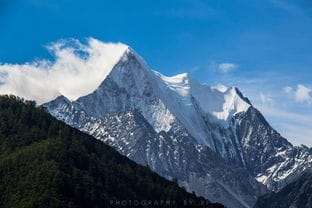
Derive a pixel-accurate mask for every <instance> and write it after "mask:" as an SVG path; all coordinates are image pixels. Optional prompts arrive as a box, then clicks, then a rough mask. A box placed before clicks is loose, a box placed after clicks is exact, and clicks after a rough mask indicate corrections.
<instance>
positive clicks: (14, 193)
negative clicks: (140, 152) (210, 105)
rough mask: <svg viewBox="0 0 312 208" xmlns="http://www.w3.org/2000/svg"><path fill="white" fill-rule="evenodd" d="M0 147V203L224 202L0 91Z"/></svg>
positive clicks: (48, 205)
mask: <svg viewBox="0 0 312 208" xmlns="http://www.w3.org/2000/svg"><path fill="white" fill-rule="evenodd" d="M0 149H1V151H0V207H10V208H13V207H119V206H122V205H124V206H123V207H131V205H134V203H140V206H146V207H151V206H155V205H159V206H160V207H165V206H166V205H167V206H170V207H172V206H173V207H181V206H183V204H184V203H185V202H186V201H185V200H187V202H188V203H191V202H192V203H195V204H197V205H199V204H201V206H202V207H223V206H222V205H218V204H210V203H208V201H207V200H204V199H203V198H198V197H196V196H195V195H194V194H190V193H187V192H186V191H185V190H184V189H182V188H180V187H178V185H177V184H176V182H174V181H173V182H169V181H167V180H166V179H164V178H162V177H160V176H158V175H157V174H156V173H153V172H152V171H151V170H149V168H148V167H143V166H140V165H138V164H136V163H134V162H132V161H130V160H129V159H127V158H126V157H124V156H122V155H120V154H119V153H118V152H117V151H115V150H114V149H113V148H111V147H109V146H107V145H105V144H104V143H103V142H101V141H99V140H96V139H94V138H93V137H91V136H88V135H86V134H84V133H81V132H80V131H78V130H76V129H74V128H71V127H70V126H68V125H66V124H64V123H63V122H60V121H57V120H56V119H54V118H53V117H52V116H51V115H49V114H48V113H47V112H46V111H45V110H44V109H43V108H37V107H36V104H35V102H31V101H24V100H22V99H20V98H17V97H14V96H0ZM163 200H165V202H164V201H163ZM166 203H167V204H166ZM203 204H204V205H203Z"/></svg>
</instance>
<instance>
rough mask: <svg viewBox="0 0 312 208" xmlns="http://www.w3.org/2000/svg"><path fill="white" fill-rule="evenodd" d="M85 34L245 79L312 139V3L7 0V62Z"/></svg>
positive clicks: (276, 116) (198, 74)
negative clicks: (65, 39) (59, 41)
mask: <svg viewBox="0 0 312 208" xmlns="http://www.w3.org/2000/svg"><path fill="white" fill-rule="evenodd" d="M86 37H94V38H96V39H99V40H102V41H110V42H111V41H112V42H123V43H126V44H128V45H130V46H131V47H132V48H134V49H135V50H136V51H137V52H138V53H139V54H140V55H141V56H143V57H144V58H145V60H146V61H147V62H148V63H149V65H150V66H151V67H152V68H154V69H156V70H158V71H160V72H162V73H164V74H166V75H174V74H177V73H181V72H189V73H190V74H191V75H193V76H194V77H195V78H197V79H198V80H200V81H201V82H205V83H208V84H209V85H217V84H220V83H222V84H225V85H236V86H238V87H239V88H240V89H241V91H243V93H244V94H245V95H247V96H248V97H250V99H251V100H252V102H253V103H254V105H255V106H256V107H257V108H259V109H260V110H261V111H262V112H263V114H264V115H265V116H266V118H267V119H268V120H269V121H270V122H271V123H272V125H273V127H275V128H276V129H278V130H279V131H280V132H281V133H282V135H284V136H286V137H288V138H289V139H290V140H291V141H292V142H294V143H295V144H299V143H304V144H306V145H309V146H311V145H312V93H311V90H312V2H311V1H309V0H296V1H290V0H236V1H233V0H220V1H216V0H206V1H205V0H157V1H155V0H154V1H147V0H145V1H143V0H131V1H129V0H114V1H105V0H104V1H103V0H89V1H82V0H0V63H25V62H31V61H33V60H35V59H41V58H51V57H49V53H48V52H47V50H46V49H45V48H44V46H45V45H46V44H48V43H50V42H53V41H57V40H59V39H63V38H78V39H83V38H86Z"/></svg>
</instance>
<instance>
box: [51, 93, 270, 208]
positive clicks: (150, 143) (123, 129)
mask: <svg viewBox="0 0 312 208" xmlns="http://www.w3.org/2000/svg"><path fill="white" fill-rule="evenodd" d="M64 101H65V102H64ZM59 102H60V103H62V104H59ZM49 110H50V111H51V112H57V113H58V114H57V115H56V114H53V115H54V116H56V117H57V118H58V119H63V120H64V121H65V122H66V123H68V124H70V125H71V126H74V127H75V128H78V129H80V130H82V131H84V132H87V133H88V134H91V135H92V136H94V137H95V138H98V139H100V140H102V141H104V142H105V143H108V144H110V145H111V146H113V147H114V148H116V149H117V150H118V151H119V152H120V153H122V154H124V155H126V156H127V157H129V158H130V159H132V160H134V161H136V162H138V163H140V164H143V165H148V166H149V167H151V169H152V170H155V171H156V172H157V173H159V174H161V175H163V176H165V177H167V178H169V179H172V178H177V179H178V181H179V183H180V185H182V186H184V187H185V188H186V189H187V190H188V191H190V192H192V191H194V192H195V193H196V194H198V195H200V196H204V197H206V198H209V199H210V200H212V201H219V202H220V201H222V202H223V203H225V204H226V205H227V206H228V207H250V206H251V205H252V204H253V203H254V202H255V200H256V198H257V196H259V195H261V194H263V193H265V188H264V186H262V185H260V184H259V183H258V182H257V181H256V180H255V179H254V178H253V177H252V176H250V175H249V174H248V173H247V172H245V171H244V170H243V169H241V168H239V167H235V166H232V165H231V164H229V163H226V162H225V161H224V159H223V158H221V157H220V156H218V154H216V153H215V152H214V151H212V150H211V149H210V148H208V147H207V146H205V145H200V144H198V143H197V141H196V140H195V139H194V138H193V137H191V136H190V135H189V134H188V133H186V132H185V131H181V130H179V128H178V127H175V126H173V127H172V128H171V130H170V131H168V132H165V131H161V132H159V133H157V132H156V131H155V130H154V128H153V127H152V126H151V125H150V124H149V123H148V122H147V120H146V119H145V118H144V117H143V116H142V115H141V113H139V112H138V111H137V110H135V109H128V111H125V112H119V113H118V114H114V115H109V116H104V117H102V118H95V117H92V116H87V114H86V112H85V111H83V110H76V109H75V108H74V107H73V105H72V104H71V103H70V102H69V101H68V100H66V99H65V98H64V97H59V98H58V99H56V100H55V101H53V102H51V103H50V105H49ZM58 115H61V116H62V115H66V116H65V118H64V117H58Z"/></svg>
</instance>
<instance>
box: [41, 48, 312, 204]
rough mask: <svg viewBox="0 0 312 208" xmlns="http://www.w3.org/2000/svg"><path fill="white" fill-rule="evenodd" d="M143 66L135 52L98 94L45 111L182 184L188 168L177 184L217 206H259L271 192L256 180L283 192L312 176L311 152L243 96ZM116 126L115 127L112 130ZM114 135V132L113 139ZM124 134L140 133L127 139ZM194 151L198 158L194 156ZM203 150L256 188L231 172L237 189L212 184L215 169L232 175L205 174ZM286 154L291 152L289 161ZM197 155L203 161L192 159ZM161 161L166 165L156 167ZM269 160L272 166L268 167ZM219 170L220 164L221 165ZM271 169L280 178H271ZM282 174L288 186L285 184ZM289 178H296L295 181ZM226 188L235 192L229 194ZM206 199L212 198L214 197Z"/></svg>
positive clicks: (56, 104) (215, 181)
mask: <svg viewBox="0 0 312 208" xmlns="http://www.w3.org/2000/svg"><path fill="white" fill-rule="evenodd" d="M125 56H126V57H125ZM142 60H143V59H142V58H141V57H140V56H138V55H137V54H135V53H134V52H133V51H132V50H127V51H126V52H125V53H124V54H123V56H122V58H121V59H120V61H119V62H118V63H117V64H116V65H115V66H114V68H113V69H112V70H111V73H110V74H109V75H108V76H107V77H106V78H105V79H104V80H103V82H102V83H101V85H100V86H99V88H97V89H96V90H95V91H94V92H92V93H91V94H89V95H87V96H83V97H80V98H78V99H77V100H75V101H72V102H69V103H68V102H63V101H61V102H59V101H58V100H56V101H52V102H50V103H47V104H45V105H44V106H45V107H46V108H47V109H48V111H49V112H50V113H51V114H52V115H53V116H55V117H56V118H58V119H60V120H63V121H65V122H66V123H68V124H69V125H72V126H74V127H75V128H78V129H80V130H82V131H84V132H86V133H88V134H91V135H93V136H95V137H96V138H98V139H100V140H101V139H102V138H101V137H102V136H101V135H102V134H108V135H110V137H111V138H113V139H112V140H111V141H107V140H105V141H104V142H109V144H110V145H112V146H113V147H115V148H116V149H117V150H118V151H119V152H121V153H122V154H124V155H127V156H129V157H130V158H131V159H133V160H134V161H137V162H139V163H142V162H145V163H147V164H148V165H149V166H150V167H151V168H152V169H153V170H154V171H156V172H158V173H159V174H161V175H163V176H166V177H167V178H168V177H176V175H175V173H174V171H175V170H176V169H177V168H176V167H175V163H177V164H180V166H182V167H186V169H184V171H186V175H185V173H183V172H182V171H180V172H179V171H177V172H179V174H180V176H178V177H177V178H178V180H179V179H180V181H179V182H180V184H182V185H183V186H184V187H186V188H187V189H188V188H189V190H190V191H194V189H197V188H195V187H201V188H199V189H200V190H195V192H197V193H198V194H200V195H202V196H205V197H207V198H209V197H210V198H211V199H214V200H215V201H220V200H221V201H222V202H223V203H224V204H225V205H231V204H233V203H234V204H237V206H236V207H248V206H252V205H253V203H254V202H255V199H256V197H257V196H259V195H262V194H263V193H264V192H265V189H263V188H262V187H261V184H257V182H256V180H254V181H252V180H253V179H252V177H253V178H254V179H258V180H259V181H260V182H262V183H263V184H265V185H266V186H267V187H268V188H269V189H271V190H279V189H280V188H282V187H283V186H284V185H285V184H284V182H285V181H287V180H289V181H291V180H293V179H294V178H296V177H297V176H296V174H299V173H300V172H301V171H302V170H303V169H305V168H310V166H311V161H312V159H311V154H310V153H309V152H308V151H307V150H305V149H302V148H300V147H298V148H297V149H296V148H295V147H293V146H292V145H289V144H290V143H287V142H283V141H284V140H285V139H284V138H282V137H281V136H280V135H279V134H278V133H277V132H276V131H275V130H274V129H273V128H272V127H271V126H270V125H269V124H268V123H267V121H266V120H265V119H264V117H263V116H262V115H261V113H260V112H259V111H258V110H257V109H255V108H254V107H253V106H252V104H251V102H250V101H249V100H248V98H246V97H244V96H243V94H242V93H241V92H240V91H239V90H238V89H237V88H235V87H231V88H227V89H226V90H223V91H222V90H217V89H214V88H211V87H209V86H207V85H202V84H199V83H198V82H197V81H196V80H194V79H193V78H192V77H190V76H189V75H188V74H180V75H176V76H173V77H166V76H164V75H162V74H160V73H159V72H156V71H153V70H151V69H150V68H149V67H148V65H147V64H146V62H145V61H142ZM133 110H135V111H136V112H138V113H139V114H140V116H141V118H142V119H141V120H142V121H140V122H139V123H137V121H133V122H130V123H129V121H128V120H127V113H130V114H131V112H132V111H133ZM114 118H115V123H114V124H112V123H109V122H107V121H108V120H109V119H113V120H114ZM143 118H144V119H143ZM106 125H112V126H106ZM132 125H134V126H140V125H142V126H147V125H150V126H151V127H152V128H149V129H150V130H147V129H144V128H143V129H141V130H140V131H135V128H133V126H132ZM109 128H111V129H113V131H114V132H112V131H109V130H108V129H109ZM124 128H125V129H133V131H126V130H125V129H124ZM116 135H118V136H116ZM133 135H135V136H137V137H139V136H140V135H141V136H142V135H146V138H144V139H146V140H144V139H143V140H142V139H141V140H140V141H139V140H137V139H135V136H133ZM150 135H154V136H150ZM164 138H166V139H165V140H164ZM176 138H180V139H181V140H179V141H178V140H177V139H176ZM102 140H103V139H102ZM162 141H166V142H168V143H167V144H166V145H168V148H169V149H172V151H173V153H170V152H169V153H168V149H167V148H165V147H164V146H162V145H164V143H162ZM169 141H170V142H169ZM171 141H173V142H171ZM274 141H279V142H277V143H276V142H274ZM186 143H187V144H188V145H190V146H187V145H186ZM128 144H132V146H131V145H130V146H131V148H130V149H129V148H127V146H128V147H129V145H128ZM161 144H162V145H161ZM155 146H159V147H161V148H160V149H158V148H156V147H155ZM256 146H258V147H259V150H257V151H255V150H254V149H253V147H256ZM151 147H153V148H154V149H153V148H151ZM123 148H124V149H123ZM279 148H280V149H279ZM187 149H194V150H195V151H194V152H193V153H192V154H191V153H190V152H188V151H187ZM203 149H204V151H203V152H207V151H208V152H209V151H210V150H212V152H214V153H211V154H215V156H213V157H212V158H215V157H216V156H217V157H221V158H222V160H223V162H222V163H224V164H227V167H226V166H224V167H223V166H222V165H220V167H222V168H225V169H227V170H228V169H233V168H235V167H238V168H239V169H240V170H239V171H240V172H241V173H242V175H243V174H247V175H248V174H249V175H250V177H251V179H250V180H251V181H248V182H247V183H250V184H245V185H242V184H243V182H239V181H241V180H242V179H241V178H239V177H236V176H234V173H233V172H232V171H231V170H228V171H229V173H231V174H232V175H233V177H234V178H235V179H234V180H235V181H236V182H235V185H233V184H231V183H229V181H225V180H223V181H222V182H221V183H218V179H217V178H218V176H216V174H212V175H214V176H213V177H211V176H207V175H206V174H208V175H210V173H211V172H213V171H211V168H212V167H214V168H215V169H216V170H218V171H219V173H220V174H225V175H226V173H225V172H224V171H223V170H222V168H220V167H218V165H216V164H212V165H211V166H210V167H205V168H204V169H202V168H201V167H200V166H202V164H203V163H207V162H208V161H209V160H210V159H209V157H206V156H203V155H205V153H203V152H201V150H203ZM156 150H157V151H156ZM284 150H288V152H286V153H285V154H284V155H283V153H282V151H284ZM133 152H137V153H138V155H141V157H142V158H145V160H144V161H140V158H139V157H134V156H131V155H133ZM182 153H183V154H182ZM255 153H257V154H255ZM181 154H182V156H181ZM194 154H195V155H196V157H195V158H197V159H196V160H193V158H192V157H194ZM209 154H210V153H209ZM163 155H167V156H166V157H164V156H163ZM170 155H171V156H170ZM257 155H258V156H259V157H258V156H257ZM203 158H204V159H203ZM157 160H159V161H161V162H157V164H158V165H155V164H154V162H155V161H157ZM263 160H268V161H269V162H266V163H263ZM180 161H182V162H180ZM190 161H192V162H193V163H197V166H198V167H197V166H196V167H193V166H191V167H188V166H190V164H189V163H190ZM214 162H215V163H218V162H217V160H216V161H214ZM212 163H213V162H212ZM254 164H256V165H254ZM166 168H167V169H168V168H169V169H170V170H171V172H170V171H169V172H170V174H169V175H166V174H167V173H168V172H167V170H166ZM271 169H272V170H273V172H270V170H271ZM164 170H166V171H164ZM193 173H195V175H203V174H204V175H206V176H201V177H202V178H201V177H199V178H201V179H200V180H195V179H194V178H192V177H193V176H192V174H193ZM281 174H282V176H283V177H285V178H286V179H287V180H286V179H285V178H282V177H280V175H281ZM287 174H288V175H287ZM238 175H241V174H238ZM288 176H293V177H289V178H287V177H288ZM211 178H212V180H210V179H211ZM262 179H265V180H262ZM194 180H195V181H194ZM209 181H210V182H209ZM195 183H196V184H197V185H195ZM222 183H224V184H227V185H225V187H227V188H226V189H224V186H223V185H221V184H222ZM240 183H241V184H240ZM287 183H288V182H287ZM246 186H250V187H253V190H252V191H251V190H248V191H246V190H244V188H243V187H246ZM213 187H218V188H217V189H216V190H217V191H216V193H215V195H214V196H211V195H209V194H210V193H211V192H210V191H207V190H212V189H213ZM206 192H207V193H209V194H208V195H206ZM231 193H240V194H239V197H237V196H235V197H236V200H235V199H234V198H235V197H234V196H233V195H231ZM220 194H221V195H222V194H224V195H231V197H232V198H231V197H229V198H231V200H230V201H226V199H225V198H222V197H220ZM242 201H243V203H241V202H242ZM246 204H248V206H246Z"/></svg>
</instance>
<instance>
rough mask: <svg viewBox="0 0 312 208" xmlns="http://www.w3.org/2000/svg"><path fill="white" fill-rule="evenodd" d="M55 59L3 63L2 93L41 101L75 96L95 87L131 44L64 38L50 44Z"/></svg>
mask: <svg viewBox="0 0 312 208" xmlns="http://www.w3.org/2000/svg"><path fill="white" fill-rule="evenodd" d="M47 48H48V49H49V50H50V51H51V52H52V53H53V54H54V55H55V61H54V62H51V61H48V60H40V61H36V62H33V63H25V64H21V65H19V64H1V65H0V94H14V95H17V96H20V97H23V98H25V99H29V100H35V101H37V102H38V103H39V104H42V103H44V102H48V101H50V100H52V99H54V98H55V97H57V96H59V95H61V94H62V95H64V96H66V97H68V98H69V99H72V100H75V99H77V98H78V97H81V96H84V95H87V94H89V93H91V92H92V91H94V90H95V89H96V88H97V87H98V86H99V85H100V84H101V82H102V81H103V80H104V79H105V77H106V76H107V75H108V73H109V72H110V69H111V68H112V67H113V66H114V65H115V64H116V62H117V61H118V60H119V59H120V56H121V55H122V54H123V52H124V51H125V50H126V48H127V46H126V45H124V44H121V43H116V44H115V43H103V42H101V41H98V40H96V39H93V38H89V39H88V40H87V44H85V45H83V44H81V43H80V42H79V41H78V40H74V39H71V40H61V41H58V42H56V43H53V44H50V45H49V46H48V47H47Z"/></svg>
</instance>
